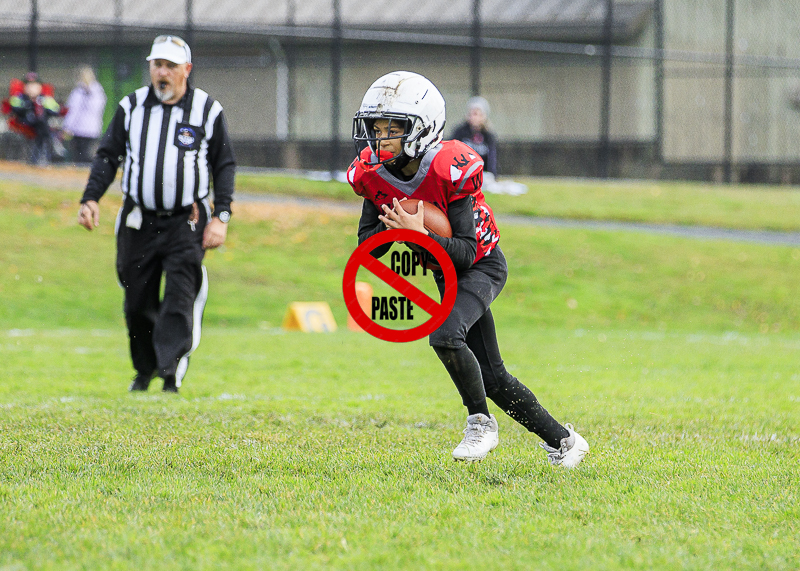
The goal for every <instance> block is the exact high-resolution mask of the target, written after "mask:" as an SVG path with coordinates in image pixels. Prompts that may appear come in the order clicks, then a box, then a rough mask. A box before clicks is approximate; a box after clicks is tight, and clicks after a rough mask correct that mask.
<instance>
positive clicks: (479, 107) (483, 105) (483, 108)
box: [451, 97, 497, 176]
mask: <svg viewBox="0 0 800 571" xmlns="http://www.w3.org/2000/svg"><path fill="white" fill-rule="evenodd" d="M451 138H452V139H457V140H459V141H461V142H463V143H466V144H467V145H469V146H470V147H472V148H473V149H475V152H477V153H478V154H479V155H480V156H481V158H482V159H483V172H484V175H485V174H486V173H492V176H496V175H497V137H496V136H495V134H494V133H492V132H491V131H490V130H489V102H488V101H486V100H485V99H484V98H483V97H473V98H471V99H470V100H469V101H468V102H467V120H466V121H465V122H464V123H462V124H461V125H459V126H458V127H456V130H455V131H454V132H453V135H452V137H451Z"/></svg>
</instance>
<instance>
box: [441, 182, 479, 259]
mask: <svg viewBox="0 0 800 571" xmlns="http://www.w3.org/2000/svg"><path fill="white" fill-rule="evenodd" d="M474 200H475V199H474V198H472V196H467V197H465V198H460V199H458V200H455V201H453V202H451V203H450V204H449V205H448V206H447V218H448V219H449V220H450V228H452V230H453V237H452V238H442V237H441V236H438V235H436V234H432V233H429V234H430V236H431V238H433V239H434V240H436V241H437V242H438V243H439V244H441V246H442V248H444V251H445V252H447V255H448V256H450V260H451V261H452V262H453V265H454V266H455V267H456V271H460V270H466V269H468V268H469V267H471V266H472V264H473V263H475V254H477V252H478V237H477V235H476V234H475V211H474V209H473V206H472V205H473V203H474Z"/></svg>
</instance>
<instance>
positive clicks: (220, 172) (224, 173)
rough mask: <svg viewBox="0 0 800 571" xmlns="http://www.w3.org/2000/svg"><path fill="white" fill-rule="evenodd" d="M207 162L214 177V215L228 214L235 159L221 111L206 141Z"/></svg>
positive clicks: (231, 195)
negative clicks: (209, 138) (207, 141)
mask: <svg viewBox="0 0 800 571" xmlns="http://www.w3.org/2000/svg"><path fill="white" fill-rule="evenodd" d="M208 162H209V165H210V167H211V176H212V177H213V179H214V216H219V214H220V212H227V213H229V214H230V211H231V201H232V200H233V183H234V179H235V174H236V161H235V159H234V157H233V150H232V148H231V140H230V137H229V136H228V123H227V121H225V117H224V114H223V113H220V114H219V115H218V116H217V119H216V121H214V135H213V136H212V137H211V140H210V141H209V143H208Z"/></svg>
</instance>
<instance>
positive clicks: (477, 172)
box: [347, 141, 500, 262]
mask: <svg viewBox="0 0 800 571" xmlns="http://www.w3.org/2000/svg"><path fill="white" fill-rule="evenodd" d="M375 159H376V158H375V156H374V155H373V154H372V151H371V150H370V149H369V147H367V148H365V149H364V150H363V151H362V152H361V156H360V157H357V158H356V159H355V160H354V161H353V163H352V164H351V165H350V167H349V168H348V169H347V181H348V182H349V183H350V186H352V187H353V191H355V193H356V194H357V195H359V196H361V197H363V198H366V199H367V200H369V201H370V202H372V203H373V204H374V205H375V206H376V207H377V208H378V210H379V211H381V212H382V209H381V206H382V205H384V204H386V205H387V206H389V207H390V208H391V206H392V199H394V198H396V199H397V200H402V199H403V198H408V199H412V198H416V199H418V200H425V201H426V202H432V203H434V204H435V205H436V206H438V207H439V208H440V209H441V211H442V212H444V213H445V214H447V207H448V206H449V205H450V203H451V202H453V201H455V200H458V199H460V198H465V197H466V196H470V195H471V196H472V197H473V198H474V199H475V201H474V207H473V210H474V215H475V234H476V235H477V238H478V251H477V253H476V254H475V261H476V262H477V261H478V260H480V259H481V258H482V257H484V256H488V255H489V253H490V252H491V251H492V249H493V248H494V247H495V244H497V242H498V240H500V232H499V231H498V230H497V224H496V223H495V220H494V213H492V209H491V208H489V205H488V204H486V199H485V198H484V196H483V192H482V191H481V185H482V184H483V160H482V159H481V157H480V155H478V153H476V152H475V151H474V150H473V149H471V148H470V147H468V146H467V145H465V144H464V143H462V142H461V141H444V142H442V143H441V144H439V145H437V146H435V147H434V148H432V149H431V150H429V151H428V152H427V153H425V156H424V157H422V161H421V162H420V165H419V170H418V171H417V173H416V174H415V175H414V177H413V178H412V179H411V180H409V181H402V180H400V179H398V178H396V177H395V176H393V175H392V174H391V173H390V172H389V171H388V170H386V167H384V166H383V165H378V166H370V165H367V164H366V162H367V161H370V162H374V161H375Z"/></svg>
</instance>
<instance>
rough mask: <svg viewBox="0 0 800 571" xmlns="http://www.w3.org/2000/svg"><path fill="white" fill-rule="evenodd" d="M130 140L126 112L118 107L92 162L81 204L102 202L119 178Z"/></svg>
mask: <svg viewBox="0 0 800 571" xmlns="http://www.w3.org/2000/svg"><path fill="white" fill-rule="evenodd" d="M127 140H128V133H127V132H126V131H125V110H124V109H123V108H122V106H118V107H117V112H116V113H115V114H114V118H113V119H111V123H110V124H109V125H108V129H106V132H105V135H103V140H102V141H101V142H100V147H99V148H98V149H97V153H96V154H95V156H94V160H93V161H92V170H91V172H90V173H89V182H87V183H86V190H84V192H83V198H81V204H83V203H84V202H86V201H87V200H94V201H97V200H100V198H102V196H103V195H104V194H105V193H106V190H108V187H109V186H110V185H111V183H112V182H114V178H115V177H116V176H117V168H118V167H119V163H121V162H122V159H123V158H125V152H126V151H125V144H126V141H127Z"/></svg>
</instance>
